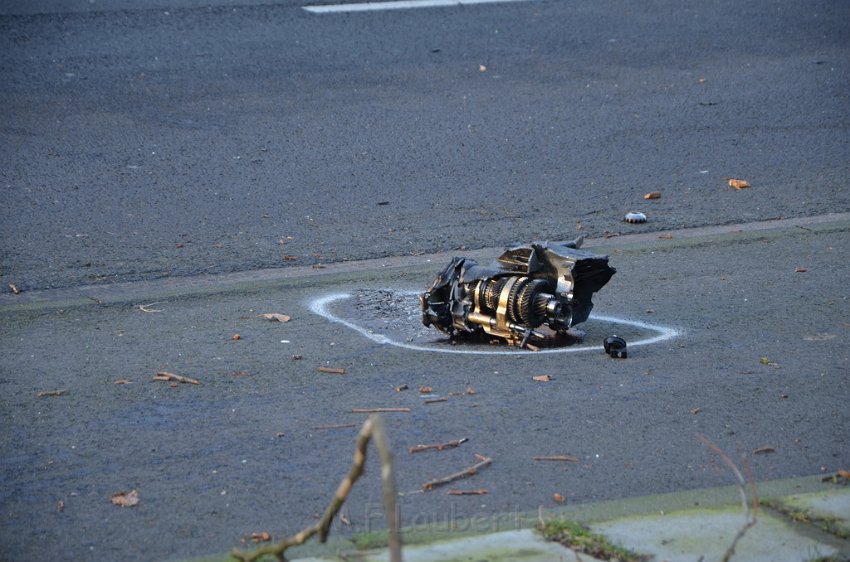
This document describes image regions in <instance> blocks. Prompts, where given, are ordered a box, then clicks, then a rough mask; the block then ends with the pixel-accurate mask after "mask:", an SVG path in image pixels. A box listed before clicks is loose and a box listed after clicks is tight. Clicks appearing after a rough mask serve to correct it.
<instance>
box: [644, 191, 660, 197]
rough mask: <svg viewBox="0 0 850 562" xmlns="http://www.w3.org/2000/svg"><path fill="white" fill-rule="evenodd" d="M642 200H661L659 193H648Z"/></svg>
mask: <svg viewBox="0 0 850 562" xmlns="http://www.w3.org/2000/svg"><path fill="white" fill-rule="evenodd" d="M643 198H644V199H661V192H660V191H650V192H649V193H647V194H645V195H644V196H643Z"/></svg>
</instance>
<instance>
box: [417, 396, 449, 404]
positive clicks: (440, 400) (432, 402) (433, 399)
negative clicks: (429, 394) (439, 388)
mask: <svg viewBox="0 0 850 562" xmlns="http://www.w3.org/2000/svg"><path fill="white" fill-rule="evenodd" d="M448 401H449V399H448V398H446V397H445V396H444V397H442V398H430V399H428V400H425V401H424V402H423V404H436V403H437V402H448Z"/></svg>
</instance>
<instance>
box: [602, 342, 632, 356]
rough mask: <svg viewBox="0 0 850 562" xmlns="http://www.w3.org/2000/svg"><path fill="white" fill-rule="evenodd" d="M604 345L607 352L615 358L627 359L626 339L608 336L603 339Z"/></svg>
mask: <svg viewBox="0 0 850 562" xmlns="http://www.w3.org/2000/svg"><path fill="white" fill-rule="evenodd" d="M602 347H603V348H605V353H607V354H608V355H610V356H611V357H613V358H615V359H625V358H626V357H628V350H627V349H626V340H624V339H623V338H621V337H620V336H608V337H607V338H605V339H604V340H603V341H602Z"/></svg>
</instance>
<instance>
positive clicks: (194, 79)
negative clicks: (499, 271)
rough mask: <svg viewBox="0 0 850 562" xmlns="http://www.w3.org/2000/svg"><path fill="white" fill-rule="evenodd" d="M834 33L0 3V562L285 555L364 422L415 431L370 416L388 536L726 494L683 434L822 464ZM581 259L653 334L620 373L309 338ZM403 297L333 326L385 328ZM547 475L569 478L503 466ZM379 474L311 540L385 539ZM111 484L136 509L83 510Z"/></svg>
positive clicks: (741, 9)
mask: <svg viewBox="0 0 850 562" xmlns="http://www.w3.org/2000/svg"><path fill="white" fill-rule="evenodd" d="M847 21H850V4H847V3H846V2H817V1H816V2H809V3H803V4H801V3H798V2H791V1H787V2H764V3H759V4H748V3H739V2H731V1H730V2H712V3H706V2H699V3H698V2H693V3H688V2H685V3H682V2H669V3H665V2H650V3H642V4H641V5H640V6H639V7H636V6H635V5H633V4H632V3H628V2H612V1H603V2H555V1H546V0H540V1H531V2H520V3H504V4H492V5H488V4H482V5H471V6H456V7H447V8H431V9H419V10H398V11H378V12H366V13H356V14H346V13H341V14H325V15H317V14H312V13H309V12H307V11H305V10H303V9H302V7H301V4H299V3H294V2H289V1H287V2H228V1H224V0H222V1H218V2H202V1H201V0H185V1H176V0H175V1H173V2H166V1H164V0H162V1H160V0H151V1H145V2H132V1H130V0H114V1H111V2H107V1H102V0H94V1H89V0H85V1H82V0H81V1H71V0H69V1H67V2H59V1H50V0H34V1H32V2H9V1H0V78H2V79H0V147H2V150H0V176H2V179H0V181H2V182H3V183H2V187H3V190H4V197H3V198H2V202H0V213H2V214H0V233H1V234H2V238H1V239H0V275H2V277H0V281H2V286H3V291H4V292H5V293H6V294H0V320H1V321H0V350H2V353H0V427H2V431H0V469H1V470H2V472H0V484H2V486H0V559H2V560H4V561H5V560H14V561H17V560H22V561H23V560H32V559H47V558H57V557H59V556H64V557H68V558H75V559H80V558H91V557H98V558H101V559H104V560H106V559H121V560H164V559H183V558H186V557H191V556H196V555H201V554H206V553H215V552H224V551H226V550H227V549H229V548H230V547H232V546H235V545H237V544H238V542H239V539H240V537H244V536H246V535H249V534H250V533H252V532H259V531H270V532H272V533H273V534H274V535H275V536H280V535H281V534H283V533H286V532H292V531H294V530H298V529H301V528H303V527H304V525H306V524H308V523H310V522H312V521H314V519H313V515H314V513H316V512H319V511H321V510H322V509H323V508H324V506H325V505H326V502H327V501H328V499H329V494H330V493H331V492H332V491H333V489H334V487H335V486H336V484H337V482H338V480H339V478H340V476H341V475H342V474H343V473H344V472H345V471H347V469H348V465H349V462H350V459H351V454H352V447H353V437H354V433H355V432H356V425H357V424H358V423H359V422H360V421H362V419H363V418H362V416H361V415H358V414H352V413H351V409H352V408H358V407H386V406H396V407H398V406H402V407H409V408H410V412H408V413H402V414H396V415H392V416H388V418H387V424H388V429H389V432H390V438H391V440H392V442H393V444H394V447H395V448H396V456H397V459H398V479H399V484H400V488H401V490H402V491H404V492H405V493H406V495H405V496H403V497H402V498H401V500H400V501H401V504H402V517H403V520H404V522H405V523H426V524H434V525H443V524H445V523H446V522H447V521H448V522H449V523H451V522H456V523H460V524H463V523H462V520H463V519H464V518H467V519H466V520H467V521H468V518H469V517H479V516H480V518H481V521H482V522H483V524H484V525H485V526H486V525H492V524H493V523H494V521H495V519H494V518H497V517H501V516H502V515H504V514H508V518H509V517H510V514H512V513H517V512H520V511H527V510H534V509H536V508H537V506H539V505H545V506H548V507H552V508H556V507H557V504H556V503H555V502H554V501H553V500H552V497H553V494H555V493H558V494H561V495H563V496H564V497H565V498H566V501H567V502H568V503H580V502H592V501H595V500H602V499H612V498H619V497H624V496H636V495H643V494H650V493H657V492H670V491H676V490H685V489H697V488H702V487H705V486H715V485H720V484H727V483H731V482H732V479H731V476H730V474H729V472H728V470H727V469H726V468H725V466H724V465H723V463H722V462H721V460H720V459H719V458H718V457H717V456H716V455H714V454H713V453H711V452H710V451H708V450H707V449H706V447H704V446H702V445H700V443H699V442H698V441H697V440H696V439H695V433H702V434H705V435H707V436H708V437H710V438H711V439H712V440H714V441H715V442H717V443H718V445H719V446H721V447H723V448H724V450H726V451H729V453H730V454H732V455H734V456H735V458H736V459H740V458H742V456H744V455H746V456H747V457H748V458H749V461H748V462H749V463H750V466H751V469H752V472H753V475H754V478H756V479H757V480H768V479H776V478H786V477H795V476H805V475H812V474H822V473H826V472H830V471H835V470H837V469H840V468H844V469H846V468H847V467H848V463H850V457H848V447H847V443H848V442H850V436H848V433H847V428H848V427H850V422H849V421H848V418H847V407H846V404H847V403H850V395H848V391H847V385H846V373H847V372H848V355H847V353H848V352H847V348H846V346H844V345H843V341H844V340H845V339H846V332H847V322H848V320H850V309H848V305H847V298H848V294H847V284H846V281H845V280H846V279H847V278H848V276H850V272H848V271H847V263H846V256H847V253H848V249H850V239H848V232H850V227H849V226H848V218H847V217H848V215H847V214H846V213H847V212H848V211H850V190H848V185H847V178H848V177H850V173H848V172H850V144H848V143H850V134H848V125H850V111H848V110H850V95H848V84H850V80H848V65H850V62H848V61H850V31H848V27H847V23H846V22H847ZM733 177H734V178H743V179H746V180H748V181H749V182H750V183H751V184H752V187H751V188H749V189H744V190H741V191H736V190H733V189H730V188H729V187H728V185H727V180H728V179H729V178H733ZM650 191H660V192H661V194H662V196H661V198H660V199H654V200H645V199H644V198H643V195H644V194H645V193H647V192H650ZM631 210H638V211H643V212H645V213H646V214H647V215H648V217H649V220H648V222H647V223H646V224H645V225H627V224H625V223H624V222H623V221H622V217H623V214H624V213H625V212H626V211H631ZM827 213H844V214H843V215H835V216H833V217H832V218H826V219H825V218H823V215H825V214H827ZM780 217H821V218H819V219H816V220H815V221H814V222H812V223H811V224H809V223H800V224H797V223H788V222H782V221H769V220H770V219H777V218H780ZM748 221H762V222H760V223H759V225H760V226H759V228H762V227H764V226H768V227H770V226H771V225H775V227H776V228H774V229H770V228H768V229H767V230H763V231H759V232H754V231H751V230H746V229H745V232H741V233H736V232H735V231H736V230H737V229H738V227H737V226H735V225H737V224H739V223H744V222H748ZM763 221H768V222H767V223H765V222H763ZM718 224H728V225H732V226H730V227H729V228H728V229H727V231H726V232H725V233H723V234H717V233H714V234H711V233H704V234H701V235H699V236H696V237H689V236H688V235H687V234H685V233H683V232H682V231H679V230H675V229H680V228H682V227H695V226H700V225H718ZM659 231H668V232H671V233H673V234H672V238H658V237H657V234H656V233H657V232H659ZM605 233H607V234H608V235H609V236H610V235H617V234H629V233H645V234H647V236H646V237H645V238H644V239H641V240H639V241H636V240H635V239H633V238H630V237H628V236H619V237H618V236H614V237H610V238H608V239H607V240H605V239H603V238H602V236H603V234H605ZM577 234H587V235H590V236H591V237H595V240H594V243H595V244H597V246H596V247H597V248H598V249H599V251H605V252H608V253H610V254H611V259H612V264H613V265H614V266H615V267H616V268H617V269H618V273H617V275H615V277H614V278H613V280H612V281H611V283H609V285H608V286H606V287H605V288H604V289H603V290H602V291H601V292H600V294H599V295H598V296H597V298H596V299H595V302H597V308H596V309H595V312H596V313H598V314H602V315H608V316H613V317H616V318H618V319H621V321H622V322H627V321H629V322H635V321H640V322H647V323H649V324H652V325H655V324H658V325H660V326H662V327H672V328H674V329H675V330H677V335H676V337H674V338H668V339H665V340H663V341H660V342H657V343H655V344H652V345H645V346H640V347H635V348H634V352H633V353H632V354H631V356H630V358H629V359H627V360H624V361H615V360H613V359H610V358H608V357H607V356H605V355H604V354H603V353H601V351H599V350H595V351H586V352H577V353H568V354H564V355H561V354H538V355H535V354H532V353H527V354H524V355H521V356H518V357H510V358H506V357H505V356H496V355H493V356H490V355H486V356H466V355H448V354H441V353H437V352H432V351H417V350H410V349H407V348H403V347H398V346H393V345H389V344H381V343H377V342H375V341H373V340H370V339H368V338H365V337H363V335H362V334H360V333H358V332H356V331H354V330H351V329H349V328H348V327H347V326H346V325H343V324H340V323H338V322H334V321H333V319H330V318H328V317H322V316H320V315H318V314H315V313H314V311H313V309H312V308H311V304H314V303H315V300H316V299H317V298H321V297H326V296H328V295H332V294H337V293H339V292H352V291H354V292H356V291H357V290H360V289H364V288H365V289H368V290H374V291H402V290H417V289H421V288H422V287H423V285H424V284H425V283H427V282H428V281H429V280H430V279H431V278H432V277H433V275H434V273H436V268H439V267H442V265H443V263H437V261H438V260H437V258H436V257H434V258H433V259H432V260H431V261H430V262H429V261H426V260H427V259H429V258H428V257H426V256H425V255H426V254H431V253H432V252H438V251H454V252H455V253H463V252H471V251H474V250H475V249H477V248H490V247H497V246H500V245H502V244H505V243H511V242H516V241H522V242H527V241H529V240H531V239H541V238H542V239H567V238H573V237H575V236H576V235H577ZM404 256H413V257H410V258H406V259H409V260H410V261H407V262H404V263H407V264H408V265H410V264H412V265H410V267H400V268H397V267H382V266H383V265H384V264H386V263H390V264H393V263H395V264H399V263H402V262H401V261H398V260H400V259H401V258H403V257H404ZM364 258H381V259H380V260H377V261H375V262H372V263H371V264H366V266H363V265H361V266H359V267H356V268H354V267H353V266H352V269H345V268H346V267H347V266H348V265H349V264H343V263H341V262H344V261H349V260H356V259H364ZM444 259H445V260H447V259H448V257H447V256H445V255H443V256H441V257H440V260H444ZM394 260H396V261H394ZM317 264H325V265H326V266H327V267H326V269H311V266H312V265H317ZM268 268H284V269H283V271H276V272H271V273H269V271H268ZM260 270H262V271H260ZM238 272H243V273H244V276H242V277H239V276H238V274H239V273H238ZM264 272H265V273H264ZM225 273H234V275H215V274H225ZM134 281H142V283H130V284H119V283H116V282H134ZM10 284H11V285H14V286H15V287H16V289H18V290H20V291H22V293H21V294H19V295H13V294H10V293H11V291H12V289H11V287H9V285H10ZM87 286H93V287H87ZM399 294H401V293H396V292H389V293H376V295H378V296H377V297H375V298H374V299H373V300H372V301H370V302H369V303H366V304H363V305H362V306H356V305H345V304H344V303H343V304H342V305H341V308H340V309H338V310H337V313H338V314H341V315H343V317H344V318H348V319H349V320H351V323H355V321H356V322H366V323H367V324H368V325H369V326H372V327H375V326H377V328H375V329H380V325H381V322H383V321H384V320H385V319H386V317H387V316H391V317H393V318H394V319H397V318H396V317H395V316H394V313H395V312H396V311H398V310H399V307H402V308H403V305H404V303H403V302H402V303H401V304H399V302H396V300H397V296H398V295H399ZM390 304H393V305H394V306H395V308H392V307H389V305H390ZM413 304H414V307H415V303H413ZM140 305H149V306H140ZM383 305H386V306H383ZM382 306H383V307H382ZM388 307H389V308H388ZM390 310H392V311H393V314H388V312H387V311H390ZM404 310H407V309H404ZM261 312H282V313H286V314H290V315H292V317H293V319H292V321H291V322H289V323H286V324H275V323H271V322H268V321H265V320H263V319H261V318H258V316H257V315H258V314H259V313H261ZM410 321H411V322H413V323H415V322H417V321H418V320H417V318H416V314H415V311H414V312H413V313H412V314H411V316H410ZM623 326H628V325H627V324H623ZM632 326H633V324H632ZM609 327H611V328H612V329H613V328H614V327H613V326H610V325H608V324H601V323H600V322H599V321H596V322H593V321H591V322H588V323H587V326H586V328H587V330H588V334H590V335H591V336H592V337H593V338H594V342H591V343H596V344H598V342H596V341H595V340H596V339H598V335H599V334H600V333H601V332H600V330H604V331H606V333H607V330H608V328H609ZM622 329H631V328H628V327H626V328H622ZM617 330H618V331H620V328H617ZM235 333H239V334H240V335H241V338H240V339H232V336H233V335H234V334H235ZM623 333H626V332H623ZM635 337H638V336H635ZM629 338H630V341H633V340H632V339H631V338H632V335H631V334H630V335H629ZM293 355H300V356H302V359H300V360H293V359H292V356H293ZM322 365H328V366H333V367H344V368H345V369H346V373H345V375H343V376H339V375H328V374H323V373H319V372H318V371H317V368H318V367H319V366H322ZM162 370H165V371H171V372H175V373H181V374H185V375H188V376H194V377H196V378H198V379H200V380H201V384H200V385H197V386H196V385H178V386H177V387H175V388H172V387H171V386H169V385H168V384H167V383H159V382H152V381H151V380H150V379H151V377H152V375H153V373H155V372H157V371H162ZM540 374H549V375H551V376H552V377H553V380H552V381H550V382H548V383H538V382H535V381H533V380H532V379H531V377H532V376H535V375H540ZM121 380H126V381H129V383H128V384H114V383H115V381H121ZM402 384H407V385H408V386H409V390H407V391H404V392H396V391H395V390H394V389H395V387H397V386H399V385H402ZM420 386H431V387H432V388H433V394H434V396H436V397H446V398H448V400H447V401H446V402H436V403H431V404H425V403H424V400H425V397H423V395H420V393H419V392H418V389H419V387H420ZM467 388H472V389H474V390H475V393H474V394H467V393H466V389H467ZM54 390H64V391H66V392H65V393H64V394H62V395H60V396H50V395H47V396H43V397H41V398H39V397H38V393H39V392H45V391H54ZM455 393H457V394H455ZM338 424H343V425H348V424H355V427H347V428H341V429H322V427H323V426H327V425H338ZM317 428H318V429H317ZM459 438H468V439H469V441H468V442H466V443H464V445H462V446H461V447H458V448H456V449H452V450H447V451H440V452H438V453H422V454H416V455H411V454H408V453H407V452H406V448H407V447H411V446H414V445H417V444H420V443H436V442H445V441H449V440H452V439H459ZM768 449H769V450H770V451H769V450H768ZM755 450H760V453H759V454H753V451H755ZM474 453H481V454H487V455H490V456H492V458H493V459H494V462H493V465H492V467H489V468H488V469H485V470H484V471H481V473H480V474H479V475H478V476H476V478H475V479H474V480H470V481H469V482H468V483H462V484H459V486H458V487H462V488H467V487H468V488H485V489H487V490H488V494H487V495H486V496H480V497H479V496H466V497H460V498H455V497H452V496H447V495H445V494H444V492H443V491H439V492H436V491H435V492H431V493H418V492H417V490H418V489H419V488H420V486H421V484H422V483H423V482H424V481H425V480H426V479H428V478H433V477H437V476H442V475H445V474H448V473H450V472H453V471H456V470H460V469H462V468H464V467H466V466H468V465H469V464H470V463H471V462H474V457H473V454H474ZM552 454H567V455H573V456H575V457H576V458H577V459H578V462H575V463H572V462H567V463H557V462H555V463H541V462H535V461H533V460H531V459H532V458H533V457H534V456H537V455H552ZM371 462H372V464H370V465H369V470H368V471H367V476H366V478H364V480H363V481H362V483H360V484H358V486H357V488H356V489H355V491H354V492H353V494H352V497H351V498H350V502H349V503H348V504H347V505H346V510H347V511H346V514H347V518H348V520H349V521H350V522H351V524H352V525H351V527H350V528H349V527H347V526H346V525H344V524H342V523H340V524H338V525H336V526H335V528H334V533H335V534H339V535H350V534H351V533H359V532H362V531H365V530H369V529H372V528H374V527H375V526H382V522H381V518H382V515H381V513H380V508H379V507H378V504H379V503H380V489H379V483H378V480H377V478H376V477H375V474H376V473H377V472H376V470H375V469H376V468H377V467H376V466H375V465H374V459H373V460H372V461H371ZM467 484H468V486H467ZM131 489H137V490H138V491H139V494H140V497H141V500H142V503H141V504H140V505H139V506H137V507H135V508H131V509H125V508H119V507H116V506H113V505H112V504H111V503H110V501H109V498H110V495H111V494H113V493H115V492H118V491H121V490H124V491H129V490H131ZM413 492H417V493H413ZM467 524H468V523H467ZM507 524H508V525H510V523H509V522H508V523H507ZM491 528H492V527H491Z"/></svg>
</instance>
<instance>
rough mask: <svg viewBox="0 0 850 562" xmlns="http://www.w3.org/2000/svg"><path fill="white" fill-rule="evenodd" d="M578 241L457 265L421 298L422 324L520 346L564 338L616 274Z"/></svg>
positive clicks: (455, 335) (514, 250) (515, 250)
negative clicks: (483, 262)
mask: <svg viewBox="0 0 850 562" xmlns="http://www.w3.org/2000/svg"><path fill="white" fill-rule="evenodd" d="M581 241H582V239H581V238H579V239H577V240H574V241H571V242H566V243H561V244H554V243H532V244H531V245H528V246H517V247H514V248H510V249H508V250H506V251H505V252H504V253H503V254H502V255H501V256H500V257H499V258H498V259H497V260H496V261H495V262H494V263H493V264H492V265H491V266H480V265H478V264H477V263H476V262H475V261H473V260H471V259H468V258H454V259H453V260H452V261H451V263H450V264H449V265H448V266H447V267H446V268H445V269H444V270H443V271H441V272H440V273H439V274H438V275H437V277H436V279H434V282H433V283H432V284H431V286H430V287H429V288H428V290H427V291H425V292H424V293H423V294H422V295H421V296H420V297H419V300H420V303H421V304H422V323H423V324H425V326H432V325H433V326H435V327H436V328H437V329H438V330H441V331H443V332H445V333H447V334H449V335H450V336H451V337H452V338H462V337H475V336H484V335H490V336H496V337H498V338H503V339H505V340H507V342H508V343H510V344H512V345H517V346H519V347H525V346H526V344H527V343H529V342H532V341H534V342H538V343H546V342H551V341H555V340H557V339H559V338H561V337H563V336H565V335H566V334H567V330H569V328H570V327H571V326H574V325H576V324H578V323H580V322H584V321H585V320H587V318H588V316H589V315H590V310H591V309H592V308H593V303H592V302H591V297H592V296H593V293H595V292H596V291H598V290H599V289H601V288H602V287H603V286H604V285H605V284H606V283H607V282H608V280H610V279H611V276H612V275H614V273H615V272H616V270H615V269H614V268H612V267H610V266H609V265H608V256H598V255H595V254H592V253H590V252H587V251H584V250H579V249H578V247H579V246H580V245H581ZM543 325H545V326H548V328H549V329H550V330H548V331H547V330H546V329H545V328H543Z"/></svg>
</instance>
